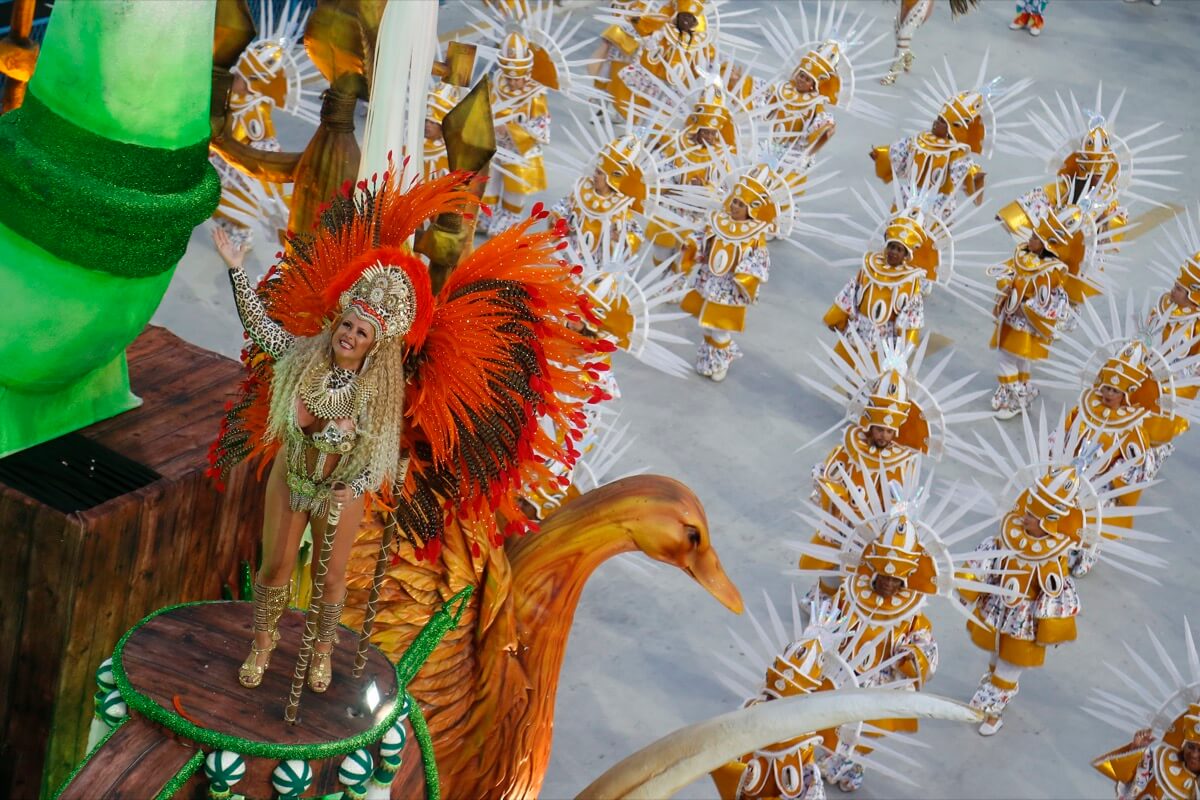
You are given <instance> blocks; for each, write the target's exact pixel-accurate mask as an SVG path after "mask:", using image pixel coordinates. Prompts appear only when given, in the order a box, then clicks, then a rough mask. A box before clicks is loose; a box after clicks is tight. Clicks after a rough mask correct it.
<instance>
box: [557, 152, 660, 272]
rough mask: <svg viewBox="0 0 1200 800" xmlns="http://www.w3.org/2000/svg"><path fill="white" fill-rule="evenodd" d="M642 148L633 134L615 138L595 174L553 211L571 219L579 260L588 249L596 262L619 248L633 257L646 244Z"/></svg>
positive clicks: (569, 230) (569, 227) (569, 225)
mask: <svg viewBox="0 0 1200 800" xmlns="http://www.w3.org/2000/svg"><path fill="white" fill-rule="evenodd" d="M641 152H642V145H641V143H640V142H639V141H638V139H637V137H635V136H634V135H632V134H628V135H626V136H623V137H621V138H620V139H617V140H615V141H612V142H609V143H608V144H607V145H605V146H604V149H603V150H602V151H601V153H600V156H599V158H598V159H597V161H596V162H595V166H594V169H593V171H592V174H590V175H587V174H585V175H582V176H581V177H579V178H578V179H577V180H576V181H575V185H574V187H573V188H572V190H571V193H570V194H568V195H567V196H566V197H564V198H562V199H561V200H559V201H558V202H557V203H555V204H554V207H553V208H551V209H550V214H551V216H552V217H554V218H558V219H564V220H566V225H567V234H568V236H569V237H570V238H569V240H570V242H571V246H572V249H573V251H574V252H575V253H576V254H577V255H576V257H575V260H576V261H578V260H580V259H582V257H583V256H582V254H583V253H588V254H590V256H591V259H592V261H593V262H594V263H596V264H604V263H605V261H606V259H607V255H608V253H611V252H612V250H613V248H615V247H620V248H621V249H623V250H624V251H625V252H626V253H628V254H630V255H634V254H636V253H637V251H638V250H639V248H640V247H641V245H642V239H643V230H642V225H641V222H640V220H639V217H640V215H641V213H642V212H643V211H644V210H645V201H646V194H647V187H646V176H645V175H644V173H643V169H642V166H641V164H640V163H639V162H638V160H637V159H638V156H639V155H641ZM606 250H607V251H608V253H606V252H605V251H606Z"/></svg>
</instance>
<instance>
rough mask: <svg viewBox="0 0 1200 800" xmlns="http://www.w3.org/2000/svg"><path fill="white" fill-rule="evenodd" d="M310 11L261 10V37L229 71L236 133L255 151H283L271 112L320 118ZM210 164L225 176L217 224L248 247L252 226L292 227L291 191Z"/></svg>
mask: <svg viewBox="0 0 1200 800" xmlns="http://www.w3.org/2000/svg"><path fill="white" fill-rule="evenodd" d="M307 17H308V15H307V13H306V12H301V10H300V9H299V7H298V6H297V7H292V6H285V7H284V9H283V10H282V11H281V12H280V13H279V14H277V15H276V14H275V13H274V11H273V8H269V7H268V6H267V5H266V4H264V6H263V7H262V8H261V9H260V13H259V19H258V26H257V27H258V34H259V35H258V38H256V39H255V40H254V41H253V42H251V43H250V44H249V45H248V46H247V47H246V49H245V50H244V51H243V52H242V54H241V56H240V57H239V58H238V61H237V63H236V64H235V65H234V66H233V67H232V68H231V70H230V72H231V73H232V74H233V76H234V79H235V80H234V85H233V89H232V90H231V91H230V93H229V117H230V123H231V134H232V136H233V138H234V139H235V140H237V141H238V142H241V143H242V144H246V145H249V146H250V147H252V148H254V149H255V150H263V151H266V152H279V151H280V150H281V149H282V148H281V146H280V144H279V139H278V138H277V137H276V134H275V120H274V118H273V116H272V114H273V113H274V112H275V111H283V112H284V113H286V114H290V115H292V116H294V117H297V118H298V119H302V120H305V121H306V122H312V123H314V124H315V123H316V122H317V121H318V120H319V109H320V103H319V100H318V99H317V90H316V88H315V87H316V86H317V85H318V84H319V83H320V82H321V81H322V78H321V75H320V73H319V72H318V71H317V70H316V67H314V66H313V65H312V63H311V62H310V61H309V60H308V57H307V56H306V55H305V53H304V47H303V43H302V39H301V34H302V32H303V30H304V25H305V22H306V20H307ZM209 161H210V162H211V163H212V165H213V166H214V167H215V168H216V170H217V174H218V175H219V176H220V178H221V203H220V205H219V206H218V207H217V210H216V212H214V214H213V220H214V222H216V224H217V225H219V226H220V227H221V228H223V229H224V230H225V232H226V233H228V234H229V236H230V238H231V239H232V240H233V241H234V242H236V243H238V244H241V245H243V246H246V245H249V244H251V243H252V241H253V227H252V226H253V225H254V224H255V223H262V224H263V225H264V226H265V227H266V228H267V229H271V228H277V229H278V230H279V233H280V235H281V236H282V234H283V231H284V230H285V229H286V228H287V215H288V208H289V206H290V204H291V191H290V188H289V187H287V186H285V185H281V184H276V183H271V182H269V181H264V180H260V179H258V178H254V177H251V176H250V175H246V174H244V173H242V172H241V171H240V170H238V168H237V167H235V166H234V165H232V164H230V163H229V162H227V161H226V160H225V159H224V158H222V157H221V156H220V155H218V154H217V153H215V152H214V153H210V154H209Z"/></svg>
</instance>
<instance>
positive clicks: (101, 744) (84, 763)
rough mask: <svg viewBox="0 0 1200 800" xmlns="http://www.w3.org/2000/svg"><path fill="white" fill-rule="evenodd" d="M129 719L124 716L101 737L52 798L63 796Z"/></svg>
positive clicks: (56, 798) (53, 799) (56, 799)
mask: <svg viewBox="0 0 1200 800" xmlns="http://www.w3.org/2000/svg"><path fill="white" fill-rule="evenodd" d="M128 721H129V717H122V718H121V721H120V722H118V723H117V724H116V725H114V726H112V727H111V728H109V731H108V733H106V734H104V736H102V737H100V741H98V742H96V746H95V747H93V748H92V749H91V750H89V751H88V754H87V755H86V756H84V757H83V760H82V761H80V762H79V763H78V764H76V765H75V769H73V770H71V774H70V775H68V776H67V779H66V780H65V781H63V782H62V785H61V786H59V787H58V789H57V791H55V792H54V795H53V798H52V800H58V798H60V797H62V793H63V792H65V791H66V790H67V787H68V786H70V785H71V781H73V780H75V779H76V778H78V777H79V773H81V772H83V768H84V767H86V766H87V765H88V762H89V761H91V760H92V756H94V755H96V753H97V752H98V751H99V750H100V748H101V747H104V745H106V744H108V740H109V739H111V738H112V737H113V734H114V733H116V732H117V730H118V729H119V728H120V727H121V726H122V725H124V724H125V723H126V722H128Z"/></svg>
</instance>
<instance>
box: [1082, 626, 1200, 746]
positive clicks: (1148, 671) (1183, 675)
mask: <svg viewBox="0 0 1200 800" xmlns="http://www.w3.org/2000/svg"><path fill="white" fill-rule="evenodd" d="M1146 632H1147V634H1148V636H1149V638H1150V643H1151V645H1152V648H1153V650H1154V657H1155V660H1156V661H1154V662H1152V661H1151V660H1148V659H1147V658H1144V657H1143V656H1141V655H1140V654H1139V652H1138V650H1137V649H1135V648H1133V647H1131V646H1130V645H1129V644H1128V643H1126V644H1125V653H1126V655H1127V656H1128V658H1129V660H1130V661H1131V662H1133V663H1132V668H1130V669H1126V668H1124V667H1121V666H1118V665H1116V664H1113V663H1111V662H1110V663H1108V664H1106V666H1107V667H1108V669H1109V670H1110V671H1111V672H1112V673H1113V674H1114V675H1116V677H1117V678H1118V680H1120V682H1121V683H1122V684H1123V685H1124V686H1125V688H1126V689H1127V690H1128V691H1129V692H1131V693H1132V697H1130V696H1124V695H1122V694H1120V693H1117V692H1112V691H1107V690H1104V689H1102V688H1096V689H1093V690H1092V694H1091V697H1090V698H1089V699H1088V704H1087V705H1085V706H1084V707H1083V710H1084V711H1085V712H1087V713H1088V714H1090V715H1091V716H1093V717H1095V718H1096V719H1099V720H1101V721H1102V722H1105V723H1107V724H1109V725H1112V726H1113V727H1115V728H1118V729H1120V730H1122V731H1123V732H1124V733H1125V734H1131V733H1133V732H1134V731H1136V730H1139V729H1141V728H1150V729H1151V730H1152V731H1153V732H1154V734H1155V735H1156V736H1161V735H1162V734H1163V732H1165V731H1166V730H1167V729H1168V728H1170V727H1171V724H1172V723H1173V722H1174V721H1175V720H1176V719H1177V718H1178V717H1179V716H1180V715H1181V714H1183V713H1184V712H1185V711H1186V710H1187V708H1188V706H1189V705H1190V704H1191V703H1195V702H1200V670H1198V669H1197V665H1198V664H1200V653H1198V652H1197V650H1196V643H1195V640H1194V638H1193V637H1192V629H1191V625H1190V624H1189V623H1188V620H1187V618H1186V617H1185V618H1184V620H1183V639H1184V642H1183V648H1182V649H1183V652H1184V654H1185V658H1186V660H1187V663H1188V670H1187V671H1186V672H1185V671H1184V669H1183V668H1182V666H1181V663H1182V662H1176V661H1175V660H1174V659H1173V658H1172V657H1171V656H1170V654H1169V653H1168V652H1167V648H1165V647H1164V646H1163V644H1162V642H1160V641H1159V639H1158V637H1157V636H1155V634H1154V631H1153V630H1151V629H1150V628H1147V629H1146ZM1143 651H1144V648H1143Z"/></svg>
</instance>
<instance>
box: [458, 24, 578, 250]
mask: <svg viewBox="0 0 1200 800" xmlns="http://www.w3.org/2000/svg"><path fill="white" fill-rule="evenodd" d="M465 8H466V9H467V11H468V12H470V13H471V14H472V16H473V17H475V19H476V22H475V23H474V24H473V26H472V27H473V33H472V34H470V36H469V37H468V38H469V39H471V40H473V41H477V42H479V43H480V44H482V45H484V46H485V47H488V48H491V49H494V50H495V52H496V56H495V58H496V70H495V72H494V74H493V76H492V80H491V95H490V101H491V109H492V122H493V124H494V125H495V128H496V154H495V155H494V156H493V157H492V161H491V169H490V172H489V174H488V183H487V190H486V191H485V192H484V196H483V203H484V205H485V206H487V207H489V208H492V209H493V211H492V214H491V216H490V217H486V218H485V219H483V220H481V223H482V224H481V228H482V230H481V232H482V233H485V234H487V235H489V236H494V235H496V234H497V233H500V232H502V231H504V230H507V229H508V228H509V227H510V226H512V224H513V223H515V222H516V221H517V220H518V219H519V218H520V217H521V215H522V213H523V212H524V209H525V205H526V203H528V202H529V198H530V197H531V196H533V195H535V194H538V193H539V192H543V191H545V190H546V166H545V161H544V158H543V155H544V154H543V148H544V147H545V146H546V145H548V144H550V126H551V119H550V109H549V106H548V105H547V102H546V100H547V93H548V92H549V90H551V89H554V90H555V91H561V92H563V93H565V94H567V95H569V96H571V97H573V98H577V99H580V100H586V99H589V98H593V97H599V96H600V93H599V92H598V91H597V90H596V89H595V88H594V87H591V86H588V85H586V84H587V82H588V80H589V79H583V80H581V79H579V76H577V75H574V74H573V70H578V69H580V68H581V66H582V65H583V64H584V63H585V62H584V61H580V60H573V59H571V58H570V56H571V55H572V54H573V53H575V51H577V50H579V49H580V48H581V47H583V46H584V44H585V43H584V42H576V43H575V44H573V45H569V46H568V45H560V42H567V41H569V40H570V39H571V38H572V34H573V32H574V30H575V29H577V28H578V25H575V26H574V27H572V25H571V21H570V17H569V16H568V15H562V14H560V17H561V19H560V20H559V21H558V22H557V23H556V22H555V10H554V7H553V6H552V5H550V4H548V3H540V4H531V3H524V2H523V3H521V5H520V10H521V13H519V14H517V15H516V16H515V17H511V18H510V16H509V15H508V14H506V13H503V12H502V11H497V10H496V9H494V8H492V7H489V6H485V7H482V8H480V7H476V6H475V5H472V4H469V3H468V4H466V5H465ZM489 12H490V13H489Z"/></svg>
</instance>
